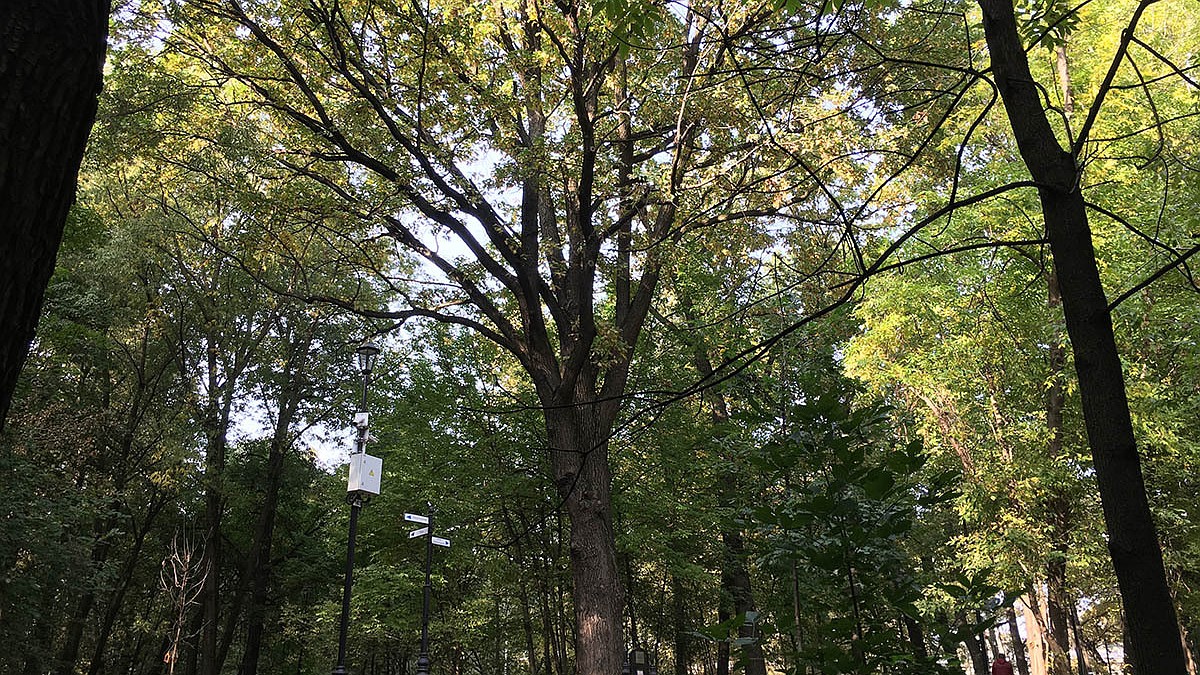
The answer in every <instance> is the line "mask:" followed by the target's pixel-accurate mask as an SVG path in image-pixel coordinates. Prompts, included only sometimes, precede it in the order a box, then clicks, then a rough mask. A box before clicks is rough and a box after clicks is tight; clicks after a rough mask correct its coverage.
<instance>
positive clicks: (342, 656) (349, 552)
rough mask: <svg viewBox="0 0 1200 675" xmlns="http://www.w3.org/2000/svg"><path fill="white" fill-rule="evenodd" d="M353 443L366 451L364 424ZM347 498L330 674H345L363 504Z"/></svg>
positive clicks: (366, 380)
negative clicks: (342, 575) (339, 611)
mask: <svg viewBox="0 0 1200 675" xmlns="http://www.w3.org/2000/svg"><path fill="white" fill-rule="evenodd" d="M370 378H371V372H370V371H363V381H362V398H361V399H360V403H359V406H358V410H359V412H366V411H367V386H368V385H369V384H370ZM355 445H356V446H357V450H358V452H359V454H362V453H364V452H366V451H367V427H366V426H365V425H364V426H361V427H359V429H358V438H356V439H355ZM347 499H348V501H349V502H350V532H349V536H348V538H347V540H346V576H345V580H344V581H343V583H342V615H341V618H340V620H339V622H338V656H337V665H336V666H334V667H333V673H332V675H346V640H347V633H348V632H349V628H350V588H351V587H352V586H353V585H354V540H355V539H356V538H357V536H358V512H359V511H361V510H362V505H363V498H362V494H361V493H357V492H352V493H350V494H349V495H348V497H347Z"/></svg>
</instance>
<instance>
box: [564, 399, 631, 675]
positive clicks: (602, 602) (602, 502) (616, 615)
mask: <svg viewBox="0 0 1200 675" xmlns="http://www.w3.org/2000/svg"><path fill="white" fill-rule="evenodd" d="M594 407H595V404H591V405H588V404H580V405H575V406H571V407H567V408H565V409H564V408H562V407H555V408H552V409H547V410H546V413H545V415H546V426H547V432H548V436H549V438H550V443H551V448H552V452H553V455H554V457H553V465H554V478H555V484H556V488H557V490H558V494H559V497H560V498H561V499H562V501H563V504H564V505H565V507H566V510H567V514H568V516H570V523H571V530H570V542H571V553H570V555H571V582H572V588H573V590H574V600H575V625H576V628H577V630H578V631H579V636H578V638H577V642H576V648H575V669H576V672H578V673H580V675H609V674H611V673H619V672H620V670H621V651H622V648H621V645H622V644H623V640H622V637H621V635H622V631H621V629H622V626H621V616H622V614H623V608H624V589H623V588H622V585H621V579H620V574H619V570H618V568H617V558H616V550H615V548H614V545H613V542H614V541H615V538H614V535H613V524H612V474H611V468H610V466H609V462H608V438H607V431H608V429H607V427H608V425H602V424H600V421H601V420H600V417H601V415H600V414H599V413H598V412H595V411H594V410H593V408H594Z"/></svg>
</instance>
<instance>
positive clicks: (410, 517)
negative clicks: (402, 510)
mask: <svg viewBox="0 0 1200 675" xmlns="http://www.w3.org/2000/svg"><path fill="white" fill-rule="evenodd" d="M404 519H405V520H407V521H408V522H410V523H421V524H422V525H428V524H429V518H427V517H425V516H418V515H417V514H415V513H406V514H404Z"/></svg>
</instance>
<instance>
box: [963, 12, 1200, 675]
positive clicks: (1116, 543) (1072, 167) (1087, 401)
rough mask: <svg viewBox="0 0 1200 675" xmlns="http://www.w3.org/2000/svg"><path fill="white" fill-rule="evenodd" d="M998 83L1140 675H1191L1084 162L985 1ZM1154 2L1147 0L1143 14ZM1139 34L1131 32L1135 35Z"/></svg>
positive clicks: (1008, 20) (1009, 25)
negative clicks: (1058, 315)
mask: <svg viewBox="0 0 1200 675" xmlns="http://www.w3.org/2000/svg"><path fill="white" fill-rule="evenodd" d="M979 4H980V6H981V7H982V9H983V26H984V33H985V35H986V38H987V43H988V51H989V52H990V54H991V59H992V69H993V71H994V74H995V81H996V86H997V88H998V89H999V91H1000V96H1001V99H1002V100H1003V102H1004V107H1005V110H1006V111H1007V113H1008V118H1009V123H1010V125H1011V126H1012V130H1013V133H1014V135H1015V136H1016V140H1017V145H1018V148H1019V149H1020V152H1021V157H1022V159H1023V160H1024V162H1025V164H1026V166H1027V168H1028V169H1029V173H1030V175H1031V176H1032V177H1033V179H1034V180H1035V181H1036V182H1037V183H1038V184H1039V188H1038V196H1039V198H1040V201H1041V207H1042V215H1043V218H1044V220H1045V225H1046V232H1047V235H1048V238H1049V240H1050V250H1051V254H1052V256H1053V258H1054V266H1055V271H1056V273H1057V275H1058V281H1059V287H1060V289H1061V291H1062V300H1063V313H1064V316H1065V319H1066V327H1067V335H1068V336H1069V337H1070V339H1071V347H1072V350H1073V353H1074V355H1075V372H1076V375H1077V377H1078V381H1079V392H1080V397H1081V400H1082V404H1083V416H1084V422H1085V426H1086V428H1087V435H1088V441H1089V445H1090V446H1091V451H1092V462H1093V466H1094V469H1095V475H1096V484H1097V486H1098V487H1099V491H1100V501H1101V504H1102V506H1103V510H1104V521H1105V527H1106V530H1107V533H1108V547H1109V552H1110V555H1111V557H1112V561H1113V568H1114V570H1115V571H1116V575H1117V582H1118V585H1119V587H1120V591H1121V597H1122V601H1123V604H1124V608H1125V614H1126V616H1127V625H1128V627H1129V638H1130V639H1129V647H1130V655H1131V656H1132V657H1133V659H1134V662H1135V664H1136V665H1135V671H1134V672H1135V673H1138V674H1139V675H1150V674H1151V673H1154V674H1156V675H1184V673H1185V672H1186V666H1185V662H1184V655H1183V649H1182V646H1181V645H1180V643H1179V639H1178V631H1177V623H1176V619H1175V608H1174V605H1173V603H1172V602H1171V596H1170V593H1169V591H1168V587H1167V581H1166V574H1165V572H1164V570H1163V561H1162V550H1161V549H1160V548H1159V544H1158V535H1157V532H1156V530H1155V526H1154V521H1153V519H1152V518H1151V514H1150V507H1149V503H1148V500H1147V496H1146V487H1145V483H1144V479H1143V476H1142V470H1141V462H1140V459H1139V457H1138V451H1137V444H1136V441H1135V439H1134V435H1133V424H1132V421H1131V418H1130V413H1129V403H1128V400H1127V398H1126V395H1125V381H1124V374H1123V372H1122V370H1121V360H1120V356H1119V354H1118V352H1117V345H1116V339H1115V337H1114V335H1113V327H1112V316H1111V313H1110V311H1109V309H1108V301H1107V298H1106V297H1105V295H1104V288H1103V286H1102V284H1101V282H1100V275H1099V271H1098V268H1097V264H1096V255H1095V251H1094V250H1093V247H1092V237H1091V230H1090V228H1089V225H1088V218H1087V211H1086V207H1085V204H1084V199H1083V193H1082V192H1081V190H1080V181H1079V175H1078V172H1079V167H1078V164H1077V162H1076V158H1075V156H1074V155H1073V154H1072V153H1071V152H1070V151H1067V150H1064V149H1063V148H1062V146H1061V145H1059V143H1058V140H1057V139H1056V138H1055V136H1054V131H1053V130H1052V128H1051V127H1050V123H1049V120H1048V119H1047V117H1046V113H1045V110H1044V109H1043V108H1042V105H1041V99H1040V95H1039V92H1038V89H1037V87H1036V83H1035V82H1034V79H1033V76H1032V75H1031V73H1030V71H1029V61H1028V57H1027V55H1026V53H1025V51H1024V48H1023V46H1022V44H1021V39H1020V37H1019V34H1018V32H1017V24H1016V19H1015V17H1014V13H1013V6H1012V2H1011V0H979ZM1147 4H1149V3H1148V2H1143V4H1142V5H1140V6H1139V8H1138V10H1137V11H1138V15H1140V12H1141V11H1142V10H1143V9H1144V8H1145V6H1146V5H1147ZM1130 31H1132V26H1131V27H1130V28H1129V29H1127V31H1126V33H1127V35H1126V37H1128V34H1129V33H1130Z"/></svg>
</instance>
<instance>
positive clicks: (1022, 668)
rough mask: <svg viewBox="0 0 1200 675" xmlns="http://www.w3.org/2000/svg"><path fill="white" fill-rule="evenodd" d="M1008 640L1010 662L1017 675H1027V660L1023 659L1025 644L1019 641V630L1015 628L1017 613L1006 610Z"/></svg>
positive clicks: (1011, 609)
mask: <svg viewBox="0 0 1200 675" xmlns="http://www.w3.org/2000/svg"><path fill="white" fill-rule="evenodd" d="M1008 639H1009V642H1011V643H1012V647H1011V651H1012V654H1010V656H1012V662H1013V664H1014V665H1016V667H1017V673H1018V674H1019V675H1029V660H1028V659H1026V658H1025V643H1024V642H1022V641H1021V630H1020V629H1019V628H1018V627H1017V612H1016V610H1015V609H1013V608H1012V607H1011V606H1010V607H1009V608H1008Z"/></svg>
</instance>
